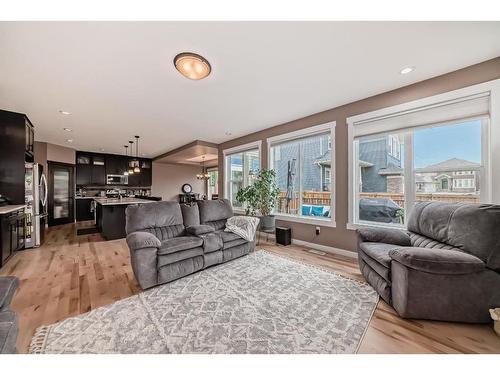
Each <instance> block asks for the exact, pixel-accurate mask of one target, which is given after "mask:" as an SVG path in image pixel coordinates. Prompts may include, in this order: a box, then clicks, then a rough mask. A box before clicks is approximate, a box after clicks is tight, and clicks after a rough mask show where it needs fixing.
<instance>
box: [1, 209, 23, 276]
mask: <svg viewBox="0 0 500 375" xmlns="http://www.w3.org/2000/svg"><path fill="white" fill-rule="evenodd" d="M23 244H24V209H20V210H16V211H14V212H10V213H7V214H3V215H0V246H1V247H0V267H2V266H3V265H4V264H5V262H6V261H7V260H8V259H9V258H10V257H11V256H13V255H14V254H15V252H16V251H18V250H20V249H22V248H23Z"/></svg>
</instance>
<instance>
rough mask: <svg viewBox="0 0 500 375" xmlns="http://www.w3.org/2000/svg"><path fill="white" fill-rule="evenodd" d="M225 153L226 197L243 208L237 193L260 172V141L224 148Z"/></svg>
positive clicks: (234, 204)
mask: <svg viewBox="0 0 500 375" xmlns="http://www.w3.org/2000/svg"><path fill="white" fill-rule="evenodd" d="M240 149H241V150H242V151H239V150H240ZM224 155H225V157H224V164H225V167H224V168H225V169H224V170H225V173H224V178H225V190H224V194H225V197H226V198H227V199H229V200H230V201H231V204H232V205H233V207H235V208H240V209H243V208H244V207H243V205H242V204H241V203H240V202H238V201H237V200H236V194H238V191H239V190H240V189H241V188H242V187H245V186H248V185H250V184H252V183H253V181H254V180H255V178H256V176H257V174H258V173H259V170H260V143H258V144H251V145H244V146H241V147H238V148H235V149H230V150H224Z"/></svg>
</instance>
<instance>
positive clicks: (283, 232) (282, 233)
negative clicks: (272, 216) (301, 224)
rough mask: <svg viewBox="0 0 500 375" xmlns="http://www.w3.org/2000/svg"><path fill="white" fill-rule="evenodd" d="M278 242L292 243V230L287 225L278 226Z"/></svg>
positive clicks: (285, 244) (283, 243)
mask: <svg viewBox="0 0 500 375" xmlns="http://www.w3.org/2000/svg"><path fill="white" fill-rule="evenodd" d="M276 243H279V244H280V245H284V246H287V245H290V244H291V243H292V230H291V229H290V228H285V227H276Z"/></svg>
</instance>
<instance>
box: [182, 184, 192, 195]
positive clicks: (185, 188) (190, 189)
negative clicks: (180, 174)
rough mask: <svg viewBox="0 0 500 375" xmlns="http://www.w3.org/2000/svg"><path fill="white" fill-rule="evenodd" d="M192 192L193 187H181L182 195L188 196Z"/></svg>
mask: <svg viewBox="0 0 500 375" xmlns="http://www.w3.org/2000/svg"><path fill="white" fill-rule="evenodd" d="M192 191H193V187H192V186H191V185H189V184H184V185H182V192H183V193H184V194H189V193H191V192H192Z"/></svg>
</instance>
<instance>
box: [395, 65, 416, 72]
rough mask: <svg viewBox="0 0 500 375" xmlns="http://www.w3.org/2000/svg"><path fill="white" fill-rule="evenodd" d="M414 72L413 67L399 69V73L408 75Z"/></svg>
mask: <svg viewBox="0 0 500 375" xmlns="http://www.w3.org/2000/svg"><path fill="white" fill-rule="evenodd" d="M414 70H415V67H414V66H407V67H406V68H403V69H401V71H400V72H399V73H401V74H408V73H411V72H413V71H414Z"/></svg>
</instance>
